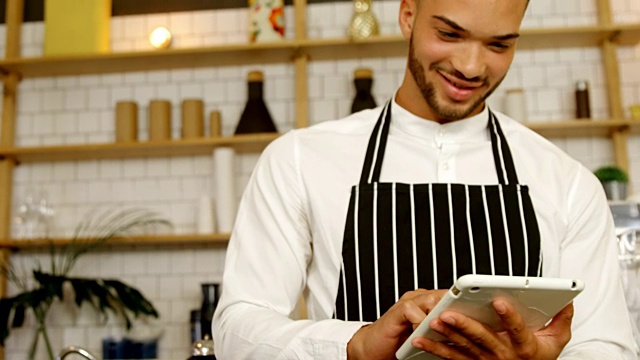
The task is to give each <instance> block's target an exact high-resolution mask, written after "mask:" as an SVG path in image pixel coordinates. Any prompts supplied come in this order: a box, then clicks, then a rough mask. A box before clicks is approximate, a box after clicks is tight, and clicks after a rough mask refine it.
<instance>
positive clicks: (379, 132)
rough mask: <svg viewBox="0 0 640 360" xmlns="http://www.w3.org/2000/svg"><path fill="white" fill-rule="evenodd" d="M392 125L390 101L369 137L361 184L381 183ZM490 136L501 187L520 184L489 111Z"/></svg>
mask: <svg viewBox="0 0 640 360" xmlns="http://www.w3.org/2000/svg"><path fill="white" fill-rule="evenodd" d="M390 124H391V100H389V101H388V102H387V103H386V104H385V106H384V108H383V109H382V112H380V116H379V117H378V121H377V122H376V125H375V127H374V128H373V131H372V133H371V136H370V137H369V145H368V146H367V153H366V155H365V160H364V165H363V166H362V173H361V175H360V184H361V185H363V184H372V183H376V182H379V181H380V172H381V170H382V160H383V159H384V153H385V149H386V147H387V138H388V137H389V126H390ZM488 130H489V134H490V136H491V148H492V150H493V160H494V162H495V166H496V172H497V173H498V180H499V183H500V184H501V185H509V184H514V185H515V184H518V175H517V174H516V168H515V165H514V163H513V157H512V156H511V150H510V149H509V144H508V143H507V139H506V138H505V136H504V133H503V132H502V128H501V127H500V123H499V122H498V118H497V117H496V116H495V114H494V113H493V112H492V111H491V109H489V126H488Z"/></svg>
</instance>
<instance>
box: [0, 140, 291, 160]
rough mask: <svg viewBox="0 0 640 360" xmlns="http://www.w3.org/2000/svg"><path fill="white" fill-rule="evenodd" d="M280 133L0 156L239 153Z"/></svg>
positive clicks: (10, 151)
mask: <svg viewBox="0 0 640 360" xmlns="http://www.w3.org/2000/svg"><path fill="white" fill-rule="evenodd" d="M278 136H280V134H278V133H262V134H247V135H237V136H231V137H217V138H202V139H189V140H170V141H162V142H140V143H113V144H89V145H61V146H42V147H10V148H7V147H5V148H2V147H0V158H3V157H4V158H10V159H14V160H15V161H16V162H18V163H27V162H44V161H74V160H98V159H118V158H140V157H167V156H192V155H205V154H211V152H212V151H213V149H215V148H216V147H232V148H233V149H235V150H236V151H237V152H260V151H262V150H263V149H264V148H265V147H266V146H267V145H268V144H269V143H270V142H271V141H273V140H274V139H275V138H277V137H278Z"/></svg>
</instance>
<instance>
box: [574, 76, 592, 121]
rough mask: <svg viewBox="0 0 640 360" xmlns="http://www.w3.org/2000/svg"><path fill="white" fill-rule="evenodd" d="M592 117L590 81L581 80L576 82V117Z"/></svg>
mask: <svg viewBox="0 0 640 360" xmlns="http://www.w3.org/2000/svg"><path fill="white" fill-rule="evenodd" d="M590 117H591V105H590V103H589V83H588V82H587V81H585V80H581V81H578V82H577V83H576V118H578V119H588V118H590Z"/></svg>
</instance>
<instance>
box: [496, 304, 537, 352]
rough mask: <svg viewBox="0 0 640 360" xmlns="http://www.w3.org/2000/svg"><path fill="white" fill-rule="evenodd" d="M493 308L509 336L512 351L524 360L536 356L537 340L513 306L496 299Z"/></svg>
mask: <svg viewBox="0 0 640 360" xmlns="http://www.w3.org/2000/svg"><path fill="white" fill-rule="evenodd" d="M493 308H494V310H495V311H496V314H498V316H499V317H500V319H501V320H502V325H503V326H504V329H505V332H506V333H507V334H508V335H509V340H510V342H511V345H512V346H513V349H514V351H515V352H516V353H517V354H518V355H519V356H521V357H523V358H525V359H526V358H530V357H531V356H532V355H533V354H536V353H537V351H538V339H537V338H536V336H535V335H534V334H533V332H532V331H531V330H530V329H529V328H528V327H527V324H526V323H525V321H524V319H523V318H522V316H521V315H520V314H519V313H518V312H517V311H516V310H515V308H514V307H513V305H511V304H510V303H509V302H508V301H506V300H503V299H497V300H495V301H494V302H493Z"/></svg>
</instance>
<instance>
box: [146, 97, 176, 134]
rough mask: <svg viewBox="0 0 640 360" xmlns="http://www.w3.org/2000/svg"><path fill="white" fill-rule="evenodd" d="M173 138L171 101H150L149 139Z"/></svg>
mask: <svg viewBox="0 0 640 360" xmlns="http://www.w3.org/2000/svg"><path fill="white" fill-rule="evenodd" d="M170 139H171V102H170V101H168V100H151V101H150V102H149V141H165V140H170Z"/></svg>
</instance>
